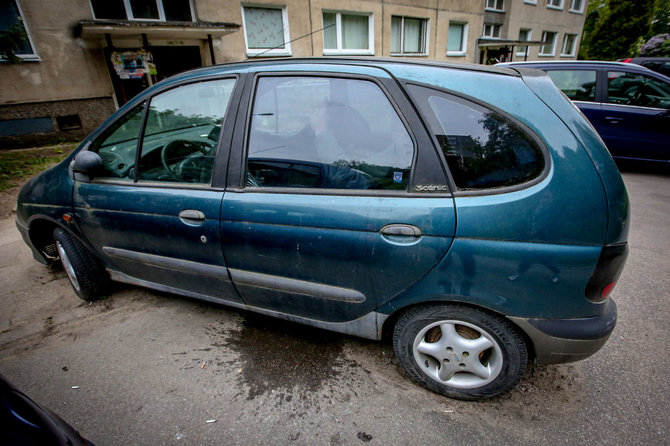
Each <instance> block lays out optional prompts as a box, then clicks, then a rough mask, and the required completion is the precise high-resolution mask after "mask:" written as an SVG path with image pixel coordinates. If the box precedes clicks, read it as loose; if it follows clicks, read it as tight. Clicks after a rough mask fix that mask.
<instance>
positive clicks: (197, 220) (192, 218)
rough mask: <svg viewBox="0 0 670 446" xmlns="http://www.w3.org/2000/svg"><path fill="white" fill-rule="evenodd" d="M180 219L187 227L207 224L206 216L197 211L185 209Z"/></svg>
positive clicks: (180, 214)
mask: <svg viewBox="0 0 670 446" xmlns="http://www.w3.org/2000/svg"><path fill="white" fill-rule="evenodd" d="M179 219H180V220H181V221H182V223H185V224H187V225H191V226H193V225H196V226H197V225H200V224H202V223H204V222H205V214H204V213H203V212H201V211H196V210H195V209H185V210H183V211H181V212H180V213H179Z"/></svg>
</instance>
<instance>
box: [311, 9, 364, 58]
mask: <svg viewBox="0 0 670 446" xmlns="http://www.w3.org/2000/svg"><path fill="white" fill-rule="evenodd" d="M324 13H327V14H335V39H336V42H337V43H336V46H337V48H335V49H333V48H328V49H326V48H325V44H326V41H325V39H323V33H322V39H323V45H324V47H323V55H324V56H338V55H340V56H341V55H351V56H374V55H375V17H374V13H372V12H359V11H341V10H332V9H322V10H321V27H322V28H323V27H324V26H325V25H324V23H323V14H324ZM342 14H344V15H358V16H365V17H367V18H368V49H367V50H356V49H346V48H342Z"/></svg>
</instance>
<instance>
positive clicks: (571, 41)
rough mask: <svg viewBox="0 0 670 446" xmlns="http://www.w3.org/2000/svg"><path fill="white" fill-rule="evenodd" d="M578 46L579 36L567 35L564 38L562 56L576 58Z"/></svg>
mask: <svg viewBox="0 0 670 446" xmlns="http://www.w3.org/2000/svg"><path fill="white" fill-rule="evenodd" d="M576 46H577V34H566V35H565V36H564V37H563V48H562V49H561V56H565V57H574V56H575V48H576Z"/></svg>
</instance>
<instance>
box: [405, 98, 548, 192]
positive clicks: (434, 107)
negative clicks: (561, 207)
mask: <svg viewBox="0 0 670 446" xmlns="http://www.w3.org/2000/svg"><path fill="white" fill-rule="evenodd" d="M408 88H409V91H410V93H411V95H412V96H413V97H414V98H415V103H416V104H417V105H418V107H419V109H420V110H421V112H422V114H423V115H424V117H425V118H426V120H427V121H428V125H429V127H430V130H431V132H432V133H433V136H434V137H435V139H436V140H437V143H438V144H439V146H440V148H441V149H442V152H443V153H444V157H445V159H446V161H447V164H448V166H449V170H450V171H451V174H452V177H453V180H454V183H455V184H456V187H457V188H458V189H460V190H473V189H488V188H498V187H506V186H513V185H516V184H521V183H525V182H527V181H530V180H533V179H535V178H537V177H538V176H540V174H541V173H542V172H543V170H544V165H545V159H544V155H543V152H542V150H541V148H540V146H539V143H538V142H536V141H535V139H534V138H532V137H531V136H530V135H529V134H528V133H527V132H526V131H524V130H523V129H522V128H521V127H520V126H518V125H517V124H515V123H513V122H512V121H511V120H509V119H507V118H505V117H503V116H502V115H500V114H499V113H497V112H495V111H493V110H490V109H488V108H485V107H483V106H481V105H478V104H475V103H473V102H471V101H468V100H466V99H463V98H460V97H457V96H453V95H450V94H448V93H445V92H442V91H438V90H433V89H431V88H426V87H420V86H417V85H409V86H408Z"/></svg>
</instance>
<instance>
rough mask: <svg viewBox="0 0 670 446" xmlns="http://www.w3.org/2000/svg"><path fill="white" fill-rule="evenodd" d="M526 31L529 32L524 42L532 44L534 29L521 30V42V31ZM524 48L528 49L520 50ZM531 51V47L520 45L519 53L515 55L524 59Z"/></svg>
mask: <svg viewBox="0 0 670 446" xmlns="http://www.w3.org/2000/svg"><path fill="white" fill-rule="evenodd" d="M524 30H525V31H528V33H527V35H526V40H524V42H526V41H528V42H530V41H531V39H532V38H533V29H532V28H519V40H521V31H524ZM522 46H524V47H526V50H525V51H519V48H520V47H522ZM529 50H530V46H528V45H519V46H517V51H516V52H515V53H514V55H515V56H517V57H524V56H526V53H528V52H529Z"/></svg>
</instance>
